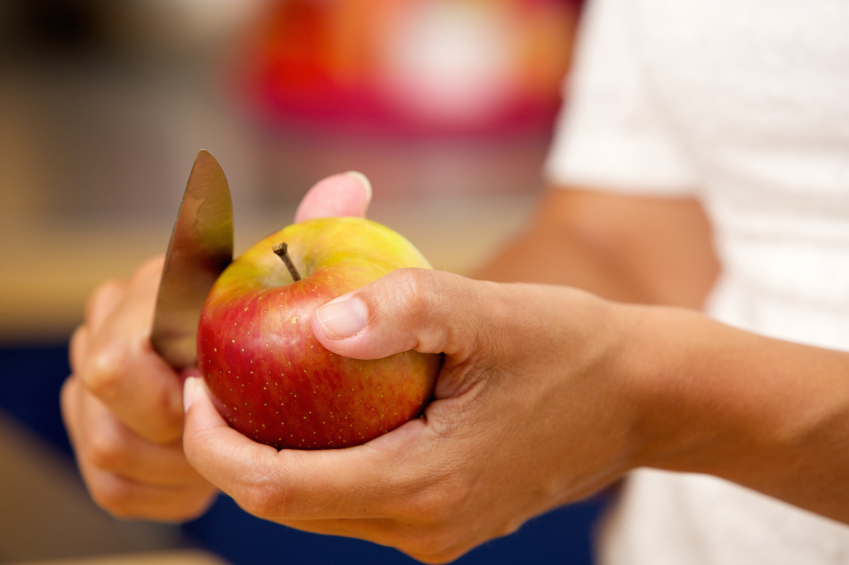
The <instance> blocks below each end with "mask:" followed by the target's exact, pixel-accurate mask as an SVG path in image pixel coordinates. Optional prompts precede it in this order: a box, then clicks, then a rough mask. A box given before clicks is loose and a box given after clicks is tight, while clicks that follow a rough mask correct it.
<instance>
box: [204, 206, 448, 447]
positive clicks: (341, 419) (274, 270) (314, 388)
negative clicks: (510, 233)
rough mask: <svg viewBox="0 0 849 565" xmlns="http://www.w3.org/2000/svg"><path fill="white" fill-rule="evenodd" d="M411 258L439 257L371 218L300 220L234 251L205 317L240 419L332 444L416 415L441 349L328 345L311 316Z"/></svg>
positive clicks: (225, 406) (282, 437)
mask: <svg viewBox="0 0 849 565" xmlns="http://www.w3.org/2000/svg"><path fill="white" fill-rule="evenodd" d="M282 243H285V244H286V247H288V258H289V259H290V260H291V263H292V265H291V266H292V267H294V269H295V270H296V272H297V273H296V274H299V275H300V276H301V277H302V278H301V279H300V280H295V279H294V278H293V274H292V273H291V272H290V268H289V267H287V264H286V262H285V261H284V260H282V259H284V258H286V252H285V251H283V252H282V253H281V254H280V255H279V256H278V254H277V253H275V250H274V248H275V246H278V245H279V244H282ZM279 251H280V250H279V249H278V252H279ZM403 267H420V268H431V267H430V265H429V263H428V262H427V260H426V259H425V258H424V257H423V256H422V255H421V253H419V251H418V250H417V249H416V248H415V247H414V246H413V245H412V244H411V243H410V242H409V241H407V240H406V239H405V238H403V237H402V236H400V235H399V234H397V233H395V232H394V231H392V230H390V229H389V228H386V227H384V226H382V225H380V224H377V223H375V222H372V221H370V220H366V219H362V218H325V219H317V220H309V221H306V222H302V223H299V224H294V225H291V226H289V227H287V228H285V229H283V230H281V231H279V232H277V233H275V234H274V235H271V236H269V237H267V238H265V239H263V240H262V241H260V242H259V243H257V244H256V245H254V246H253V247H251V248H250V249H248V251H246V252H245V253H244V254H243V255H242V256H241V257H239V258H238V259H237V260H235V261H234V262H233V263H232V264H231V265H230V266H229V267H228V268H227V269H226V270H225V271H224V272H223V273H222V274H221V276H220V277H219V279H218V280H217V281H216V283H215V285H214V286H213V288H212V290H211V291H210V293H209V295H208V296H207V299H206V303H205V304H204V307H203V311H202V312H201V318H200V325H199V328H198V364H199V367H200V370H201V372H202V373H203V376H204V378H205V380H206V383H207V386H208V388H209V391H210V393H211V396H212V401H213V404H214V405H215V407H216V408H217V409H218V411H219V412H220V413H221V415H222V416H223V417H224V419H225V420H226V421H227V422H228V423H229V424H230V426H231V427H233V428H234V429H236V430H238V431H240V432H242V433H243V434H245V435H246V436H248V437H250V438H252V439H254V440H255V441H258V442H261V443H265V444H268V445H271V446H274V447H276V448H278V449H284V448H295V449H326V448H338V447H347V446H353V445H359V444H362V443H365V442H367V441H369V440H371V439H373V438H375V437H377V436H379V435H381V434H383V433H386V432H388V431H390V430H392V429H394V428H396V427H398V426H400V425H401V424H403V423H404V422H406V421H407V420H409V419H411V418H415V417H417V416H418V415H419V414H420V413H421V411H422V409H423V407H424V405H425V404H426V403H427V402H428V400H429V399H430V398H431V395H432V393H433V386H434V382H435V380H436V375H437V373H438V371H439V365H440V357H439V356H437V355H425V354H422V353H418V352H415V351H407V352H403V353H398V354H396V355H392V356H390V357H386V358H384V359H376V360H357V359H349V358H346V357H342V356H339V355H336V354H334V353H332V352H330V351H329V350H327V349H326V348H324V347H323V346H322V345H321V343H319V341H318V339H316V337H315V335H313V331H312V326H311V323H310V319H311V318H312V315H313V313H314V312H315V311H316V310H317V309H318V308H319V307H320V306H322V305H323V304H325V303H327V302H329V301H330V300H332V299H334V298H336V297H338V296H341V295H342V294H345V293H347V292H350V291H352V290H355V289H357V288H360V287H362V286H364V285H366V284H368V283H370V282H372V281H374V280H377V279H378V278H380V277H382V276H383V275H385V274H387V273H389V272H390V271H393V270H395V269H399V268H403Z"/></svg>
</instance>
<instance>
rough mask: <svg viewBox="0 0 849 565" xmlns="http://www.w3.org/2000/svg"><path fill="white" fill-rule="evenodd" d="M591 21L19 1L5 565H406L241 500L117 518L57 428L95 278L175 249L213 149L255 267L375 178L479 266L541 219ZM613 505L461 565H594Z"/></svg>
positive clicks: (446, 260)
mask: <svg viewBox="0 0 849 565" xmlns="http://www.w3.org/2000/svg"><path fill="white" fill-rule="evenodd" d="M580 4H581V2H580V0H486V1H484V0H372V1H370V2H362V1H356V0H123V1H121V2H110V1H107V0H26V1H25V0H6V1H4V2H0V244H2V257H3V263H2V267H0V371H2V376H0V562H5V563H11V562H30V561H34V560H43V559H69V558H75V559H83V558H84V560H83V561H73V563H95V562H98V563H99V562H100V561H97V560H96V559H89V558H90V557H91V556H96V555H100V556H103V555H121V556H122V557H120V558H118V557H111V558H109V560H108V561H104V563H105V562H109V563H113V562H114V563H119V562H120V563H124V562H126V563H136V562H139V563H142V562H144V563H169V562H172V561H169V560H172V559H173V560H174V561H173V562H175V563H176V562H179V563H191V562H195V561H197V562H198V563H216V562H218V561H217V560H226V561H229V562H230V563H233V564H234V565H240V564H249V563H250V564H257V563H271V562H278V561H285V562H287V563H306V562H318V563H341V562H345V563H360V562H362V563H373V562H375V561H379V562H381V563H410V562H411V561H410V560H409V559H406V558H405V557H403V556H402V555H401V554H400V553H398V552H395V551H394V550H390V549H386V548H381V547H378V546H373V545H370V544H366V543H362V542H357V541H353V540H344V539H339V538H325V537H319V536H313V535H309V534H302V533H299V532H294V531H292V530H288V529H285V528H282V527H279V526H275V525H272V524H267V523H263V522H261V521H259V520H256V519H253V518H250V517H248V516H246V515H244V513H242V512H241V511H240V510H239V509H238V508H237V507H236V506H235V505H234V504H233V502H232V501H230V500H229V499H226V498H222V499H221V500H220V501H219V502H218V503H217V504H216V506H215V507H214V508H213V510H212V511H211V512H210V513H209V514H207V515H206V516H205V517H203V518H201V519H200V520H197V521H195V522H193V523H190V524H186V525H183V526H161V525H152V524H144V523H133V522H119V521H116V520H113V519H111V518H109V517H108V516H107V515H106V514H105V513H103V512H102V511H100V510H99V509H97V508H96V507H94V506H93V504H92V503H91V502H90V501H89V500H88V497H87V495H86V494H85V491H84V489H83V487H82V484H81V481H80V479H79V477H78V475H77V472H76V469H75V467H74V465H73V460H72V454H71V451H70V447H69V445H68V442H67V438H66V436H65V433H64V430H63V427H62V424H61V419H60V416H59V410H58V391H59V387H60V386H61V383H62V381H63V380H64V378H65V377H66V376H67V374H68V371H69V369H68V365H67V348H66V343H67V340H68V338H69V336H70V333H71V332H72V330H73V328H74V327H75V326H76V325H77V324H79V323H80V321H81V320H82V312H83V307H84V303H85V298H86V296H87V295H88V294H89V293H90V292H91V291H92V290H93V288H94V287H95V286H96V285H97V284H98V283H99V282H101V281H102V280H104V279H107V278H112V277H126V276H129V274H130V273H131V272H132V269H133V267H134V265H136V264H137V263H138V262H140V261H141V260H143V259H145V258H146V257H149V256H151V255H153V254H157V253H162V252H164V250H165V248H166V246H167V244H168V239H169V237H170V233H171V226H172V224H173V221H174V219H175V218H176V213H177V209H178V206H179V202H180V198H181V196H182V192H183V189H184V188H185V183H186V180H187V178H188V173H189V171H190V169H191V165H192V162H193V160H194V157H195V155H196V154H197V151H198V150H199V149H201V148H205V149H208V150H209V151H210V152H212V153H213V154H214V155H215V156H216V157H217V158H218V160H219V161H220V163H221V164H222V166H223V168H224V170H225V172H226V174H227V176H228V179H229V181H230V187H231V190H232V193H233V198H234V213H235V231H236V251H237V253H238V252H239V251H241V250H243V249H245V248H246V247H247V246H249V245H250V244H251V243H253V242H254V241H256V240H258V239H260V238H261V237H263V236H265V235H267V234H268V233H270V232H273V231H276V230H278V229H280V228H282V227H283V226H285V225H286V224H288V223H289V222H290V221H291V218H292V215H293V213H294V209H295V206H296V205H297V202H298V201H299V199H300V197H301V196H302V195H303V193H304V192H305V191H306V190H307V189H308V188H309V187H310V186H311V185H312V184H313V183H315V182H316V181H318V180H320V179H321V178H323V177H325V176H327V175H330V174H333V173H337V172H342V171H346V170H359V171H361V172H363V173H365V174H366V175H367V176H368V177H369V178H370V179H371V181H372V184H373V186H374V201H373V206H372V213H371V214H370V215H371V217H373V218H374V219H376V220H377V221H379V222H382V223H384V224H386V225H388V226H390V227H392V228H394V229H396V230H398V231H400V232H401V233H403V234H404V235H405V236H407V237H408V238H409V239H410V240H411V241H412V242H413V243H414V244H416V245H417V246H418V247H419V249H420V250H421V251H422V252H423V253H424V254H425V256H427V257H428V258H429V259H430V260H431V262H432V263H433V264H434V266H435V267H436V268H438V269H444V270H450V271H455V272H460V273H464V272H469V271H470V270H472V269H474V268H475V267H476V266H477V265H479V264H480V263H482V262H483V261H485V260H486V258H487V256H488V255H489V254H491V253H492V252H493V251H494V250H495V249H497V248H498V246H499V245H500V244H501V243H503V242H504V241H505V240H506V239H509V238H510V237H511V236H512V235H513V234H515V233H516V232H517V230H519V229H520V228H521V227H522V225H523V224H524V223H525V222H526V221H527V220H528V217H529V214H530V212H531V210H532V209H533V206H534V202H535V200H536V197H537V194H538V192H539V190H540V188H541V183H542V181H541V177H540V171H541V165H542V162H543V159H544V157H545V152H546V149H547V145H548V143H549V139H550V135H551V129H552V121H553V118H554V116H555V114H556V112H557V111H558V110H559V108H560V105H561V97H560V85H561V83H562V80H563V78H564V76H565V75H566V73H567V72H568V67H569V61H570V56H571V48H572V42H573V36H574V31H575V25H576V23H577V20H578V18H579V14H580ZM602 507H603V500H592V501H589V502H586V503H581V504H578V505H574V506H570V507H567V508H564V509H561V510H558V511H556V512H553V513H551V514H549V515H547V516H545V517H541V518H539V519H537V520H534V521H532V522H531V523H529V524H527V525H526V526H525V527H523V528H522V529H521V530H520V531H519V532H518V533H517V534H515V535H513V536H510V537H509V538H506V539H502V540H497V541H494V542H491V543H489V544H487V545H485V546H483V547H482V548H479V549H478V550H476V551H474V552H472V553H471V554H470V555H468V556H467V557H465V558H463V559H462V560H461V561H460V563H465V564H471V563H484V562H485V563H517V562H532V563H554V562H557V563H576V564H583V563H589V562H590V535H591V528H592V523H593V521H594V520H595V519H596V517H597V516H598V515H599V512H600V510H601V509H602ZM175 552H176V553H175ZM139 559H141V560H143V561H138V560H139ZM61 562H62V563H71V561H61Z"/></svg>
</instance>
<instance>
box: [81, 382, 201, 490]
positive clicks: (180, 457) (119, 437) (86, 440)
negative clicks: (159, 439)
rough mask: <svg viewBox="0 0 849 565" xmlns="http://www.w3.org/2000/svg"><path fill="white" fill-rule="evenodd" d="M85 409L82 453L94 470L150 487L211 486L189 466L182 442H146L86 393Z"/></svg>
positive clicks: (83, 412) (83, 400) (82, 420)
mask: <svg viewBox="0 0 849 565" xmlns="http://www.w3.org/2000/svg"><path fill="white" fill-rule="evenodd" d="M82 406H83V408H82V415H81V424H80V428H81V433H80V434H79V435H80V439H79V440H78V441H77V446H78V452H79V453H80V456H81V457H82V458H84V459H85V460H87V461H89V462H91V464H92V465H93V466H95V467H97V468H98V469H101V470H104V471H111V472H113V473H116V474H118V475H121V476H122V477H124V478H127V479H132V480H134V481H138V482H141V483H146V484H150V485H158V486H168V487H174V486H191V485H200V484H207V485H208V482H207V481H206V480H205V479H204V478H203V477H201V476H200V475H199V474H198V472H197V471H195V469H194V468H193V467H192V466H191V465H189V462H188V461H187V460H186V457H185V454H184V453H183V444H182V441H181V440H177V441H175V442H172V443H169V444H166V445H161V444H156V443H151V442H148V441H145V440H143V439H142V438H141V437H139V436H138V435H136V434H135V433H134V432H133V431H131V430H130V429H129V428H128V427H126V426H125V425H124V424H123V423H121V421H120V420H118V419H117V418H116V417H115V416H114V415H113V414H112V413H111V412H110V411H109V409H108V408H106V406H104V405H103V404H102V403H101V402H100V401H99V400H98V399H97V398H95V397H94V396H92V395H90V394H87V393H86V392H85V391H83V399H82ZM210 488H211V487H210Z"/></svg>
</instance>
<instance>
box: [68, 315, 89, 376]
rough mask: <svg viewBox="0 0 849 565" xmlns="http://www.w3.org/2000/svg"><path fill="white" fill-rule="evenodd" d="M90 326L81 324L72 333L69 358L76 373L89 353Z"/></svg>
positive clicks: (72, 369)
mask: <svg viewBox="0 0 849 565" xmlns="http://www.w3.org/2000/svg"><path fill="white" fill-rule="evenodd" d="M89 333H90V332H89V330H88V327H86V326H85V325H82V326H79V327H78V328H77V329H76V330H74V333H73V334H72V335H71V343H70V345H69V347H68V358H69V359H68V360H69V362H70V365H71V371H72V372H74V373H76V372H77V371H79V370H80V368H81V367H82V365H83V363H84V362H85V358H86V356H87V355H88V336H89Z"/></svg>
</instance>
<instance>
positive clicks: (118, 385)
mask: <svg viewBox="0 0 849 565" xmlns="http://www.w3.org/2000/svg"><path fill="white" fill-rule="evenodd" d="M161 268H162V260H161V259H160V258H158V259H156V260H153V261H149V262H147V263H145V264H144V265H142V267H140V268H139V269H138V270H137V271H136V273H135V274H134V275H133V278H132V279H131V281H130V284H129V288H128V292H127V295H126V297H125V299H124V300H122V301H121V304H120V306H119V307H118V308H117V309H116V310H115V311H114V312H112V313H111V314H110V316H109V318H108V320H106V321H105V322H104V323H103V325H102V327H101V328H100V330H99V331H98V332H97V333H96V334H94V333H92V334H90V335H89V337H88V342H89V347H88V354H87V355H86V357H85V361H84V362H82V363H81V367H80V369H79V376H80V379H81V381H82V383H83V385H84V386H85V387H86V389H88V390H89V391H90V392H91V393H92V394H94V395H95V396H96V397H98V398H99V399H100V400H101V401H102V402H103V403H104V404H105V405H106V406H107V407H109V409H110V410H111V411H112V412H113V413H115V415H116V416H118V418H119V419H121V421H123V422H124V423H125V424H126V425H127V426H128V427H129V428H130V429H132V430H133V431H134V432H136V433H137V434H139V435H140V436H142V437H143V438H144V439H147V440H148V441H152V442H155V443H171V442H173V441H175V440H177V439H178V438H179V437H180V435H181V434H182V421H183V413H182V391H181V387H180V381H179V377H178V375H177V374H176V373H175V372H174V371H173V370H172V369H171V367H170V366H169V365H168V364H167V363H166V362H165V361H164V360H163V359H162V358H160V357H159V356H158V355H157V354H156V353H155V352H154V351H153V348H152V346H151V344H150V339H149V336H150V328H151V323H152V319H153V307H154V302H155V300H156V293H157V289H158V286H159V276H160V273H161Z"/></svg>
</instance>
